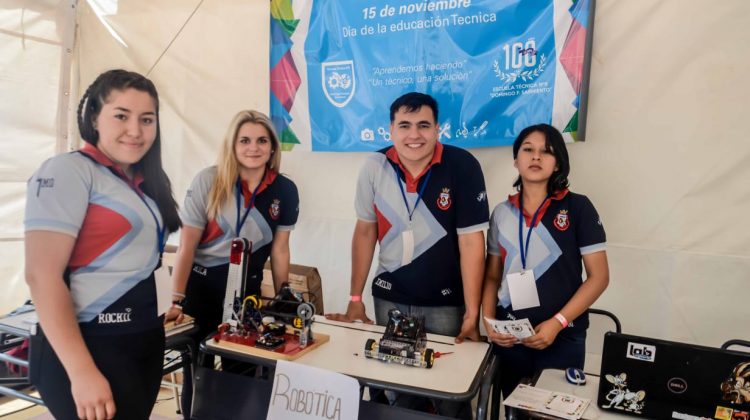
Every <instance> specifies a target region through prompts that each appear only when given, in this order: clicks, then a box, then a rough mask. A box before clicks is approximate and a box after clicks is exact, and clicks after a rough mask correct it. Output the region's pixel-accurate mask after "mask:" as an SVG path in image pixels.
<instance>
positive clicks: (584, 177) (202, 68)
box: [0, 0, 750, 346]
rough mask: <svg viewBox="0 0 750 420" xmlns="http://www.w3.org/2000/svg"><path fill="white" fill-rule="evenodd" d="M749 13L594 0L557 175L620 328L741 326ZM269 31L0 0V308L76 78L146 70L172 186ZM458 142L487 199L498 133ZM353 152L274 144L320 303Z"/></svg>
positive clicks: (257, 58)
mask: <svg viewBox="0 0 750 420" xmlns="http://www.w3.org/2000/svg"><path fill="white" fill-rule="evenodd" d="M300 5H301V3H300V2H295V7H299V6H300ZM748 22H750V2H747V1H746V0H721V1H717V2H713V3H710V4H709V3H705V2H701V1H698V0H638V1H618V0H598V1H597V10H596V19H595V27H594V46H593V64H592V68H591V85H590V94H589V95H590V96H589V100H590V102H589V111H588V127H587V134H586V138H587V141H586V142H585V143H576V144H571V145H569V151H570V154H571V160H572V173H571V183H572V189H574V190H575V191H577V192H580V193H583V194H586V195H588V196H589V197H590V198H591V199H592V201H593V202H594V203H595V205H596V206H597V208H598V210H599V213H600V215H601V217H602V220H603V222H604V224H605V228H606V230H607V234H608V235H607V236H608V256H609V261H610V272H611V283H610V287H609V289H608V290H607V291H606V292H605V294H604V295H603V296H602V298H600V300H599V301H598V302H597V303H596V305H595V306H597V307H600V308H604V309H608V310H611V311H613V312H614V313H616V314H617V315H618V316H619V317H620V319H621V320H622V322H623V326H624V330H625V331H626V332H630V333H634V334H641V335H648V336H655V337H663V338H667V339H674V340H679V341H686V342H694V343H700V344H706V345H712V346H718V345H720V344H721V343H722V342H723V341H725V340H727V339H730V338H745V339H747V338H750V326H749V325H750V322H749V321H750V228H748V227H747V224H746V222H745V220H746V217H747V216H748V215H750V185H749V184H748V181H747V180H748V179H750V165H748V164H747V162H748V160H750V142H748V141H747V138H746V137H747V134H746V131H745V130H744V128H745V125H744V124H745V122H746V118H747V115H748V111H749V110H750V79H748V77H747V75H748V74H750V43H748V42H747V41H748V39H750V27H748V25H747V23H748ZM268 32H269V2H268V1H265V0H254V1H247V0H220V1H219V0H213V1H212V0H160V1H158V2H154V1H148V0H128V1H117V0H80V1H76V0H4V1H3V2H2V3H0V95H1V97H2V101H1V102H0V110H2V111H1V112H0V128H2V129H0V182H1V184H0V185H2V188H1V189H0V256H2V258H0V272H2V273H4V275H5V276H4V279H3V280H2V282H3V290H4V292H3V293H2V294H1V295H0V313H5V312H7V311H9V310H10V309H12V308H13V307H15V306H18V305H19V304H20V303H21V302H22V301H23V300H24V299H25V298H27V297H28V290H27V288H26V285H25V283H24V281H23V265H24V257H23V227H22V220H23V207H24V201H25V182H26V180H27V179H28V177H29V176H30V175H31V173H32V172H33V171H34V170H35V169H36V168H37V167H38V165H39V164H40V163H41V162H42V161H43V160H44V159H46V158H48V157H49V156H52V155H53V154H54V153H56V152H61V151H65V150H69V149H73V148H76V147H77V146H78V144H79V140H78V137H77V129H76V127H75V117H74V111H75V107H76V106H77V102H78V97H79V94H80V91H81V87H83V88H85V87H86V86H87V85H88V84H89V83H90V82H91V81H92V80H93V79H94V78H95V77H96V75H98V74H99V73H100V72H101V71H103V70H106V69H110V68H117V67H123V68H127V69H131V70H135V71H139V72H141V73H145V74H148V75H149V77H150V78H151V79H152V80H153V81H154V82H155V84H156V86H157V87H158V89H159V93H160V97H161V124H162V137H163V139H164V146H163V147H164V150H165V156H164V159H165V165H166V168H167V172H168V173H169V175H170V177H171V179H172V181H173V183H174V186H175V192H176V195H177V199H178V201H180V202H181V201H182V199H183V198H184V194H185V190H186V189H187V186H188V184H189V183H190V181H191V179H192V177H193V176H194V175H195V173H196V172H197V171H198V170H199V169H201V168H203V167H205V166H207V165H210V164H212V163H213V162H214V159H215V157H216V153H217V145H218V144H219V142H220V141H221V138H222V136H223V134H224V131H225V129H226V126H227V125H228V123H229V120H230V119H231V117H232V115H233V114H234V113H235V112H236V111H238V110H240V109H248V108H255V109H259V110H261V111H267V110H268V95H269V89H268V86H269V72H268V67H269V66H268V45H269V37H268ZM472 152H473V153H474V155H475V156H477V158H478V159H479V161H480V162H481V164H482V167H483V169H484V173H485V178H486V181H487V185H488V193H489V198H490V206H491V207H493V206H494V205H496V204H497V203H499V202H500V201H502V200H503V199H504V198H505V197H506V196H507V194H509V193H510V192H512V191H511V184H512V181H513V179H514V177H515V170H514V168H513V166H512V157H511V151H510V149H509V148H492V149H476V150H472ZM364 157H365V155H364V154H355V153H312V152H305V151H295V152H291V153H285V154H284V156H283V161H282V163H283V164H282V172H284V173H286V174H287V175H288V176H289V177H291V178H292V179H293V180H294V181H295V182H296V183H297V185H298V187H299V190H300V198H301V203H300V219H299V222H298V224H297V228H296V230H295V231H294V232H293V233H292V236H291V253H292V261H293V262H295V263H298V264H305V265H313V266H316V267H318V268H319V270H320V273H321V276H322V278H323V289H324V292H325V295H324V299H325V306H326V308H327V310H328V311H343V310H344V309H345V307H346V302H347V296H348V294H349V268H350V262H349V252H350V249H349V246H350V240H351V233H352V230H353V227H354V223H355V215H354V210H353V197H354V187H355V179H356V174H357V173H358V170H359V167H360V165H361V164H362V162H363V160H364ZM38 258H44V256H38ZM26 263H27V264H29V263H33V262H31V261H26ZM366 302H367V301H366ZM371 307H372V306H371V305H370V306H369V308H370V309H371Z"/></svg>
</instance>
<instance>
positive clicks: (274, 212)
mask: <svg viewBox="0 0 750 420" xmlns="http://www.w3.org/2000/svg"><path fill="white" fill-rule="evenodd" d="M279 204H281V201H279V199H277V198H274V200H273V203H271V207H269V208H268V214H270V215H271V219H273V220H278V219H279V213H280V211H281V206H280V205H279Z"/></svg>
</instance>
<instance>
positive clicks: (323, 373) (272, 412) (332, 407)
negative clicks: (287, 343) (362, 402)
mask: <svg viewBox="0 0 750 420" xmlns="http://www.w3.org/2000/svg"><path fill="white" fill-rule="evenodd" d="M358 417H359V382H357V380H356V379H354V378H352V377H349V376H346V375H342V374H340V373H335V372H331V371H328V370H324V369H319V368H314V367H310V366H305V365H302V364H299V363H292V362H286V361H283V360H279V361H278V362H276V373H275V375H274V378H273V389H272V391H271V401H270V403H269V404H268V416H267V417H266V419H267V420H295V419H356V418H358Z"/></svg>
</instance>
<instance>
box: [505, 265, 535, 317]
mask: <svg viewBox="0 0 750 420" xmlns="http://www.w3.org/2000/svg"><path fill="white" fill-rule="evenodd" d="M505 278H506V280H507V281H508V291H509V292H510V303H511V305H513V310H514V311H517V310H520V309H526V308H534V307H537V306H539V293H538V292H537V290H536V278H534V270H525V271H521V272H520V273H508V275H507V276H505Z"/></svg>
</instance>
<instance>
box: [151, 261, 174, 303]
mask: <svg viewBox="0 0 750 420" xmlns="http://www.w3.org/2000/svg"><path fill="white" fill-rule="evenodd" d="M154 280H155V281H156V315H161V314H163V313H165V312H167V310H168V309H169V307H170V306H172V277H171V276H170V275H169V269H168V268H167V266H166V265H164V264H162V265H161V267H159V269H158V270H156V271H154Z"/></svg>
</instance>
